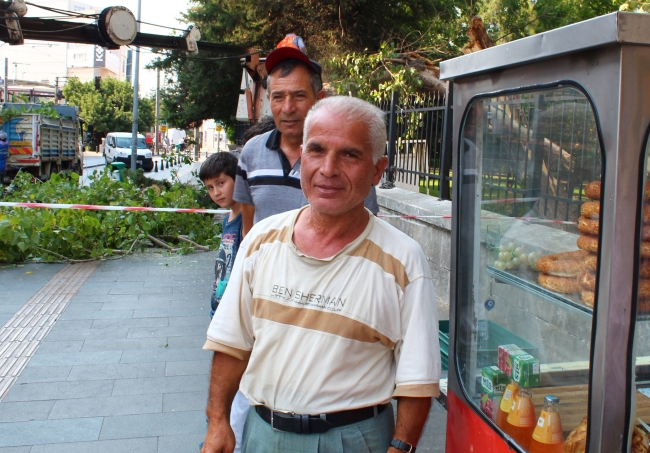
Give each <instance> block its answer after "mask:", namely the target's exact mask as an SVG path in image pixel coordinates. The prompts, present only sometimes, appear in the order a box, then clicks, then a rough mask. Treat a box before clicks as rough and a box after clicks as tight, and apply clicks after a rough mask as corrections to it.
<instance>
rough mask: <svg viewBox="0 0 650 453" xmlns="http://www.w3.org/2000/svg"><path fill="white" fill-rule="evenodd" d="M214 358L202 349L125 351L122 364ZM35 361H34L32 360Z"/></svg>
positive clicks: (209, 352) (210, 352) (210, 353)
mask: <svg viewBox="0 0 650 453" xmlns="http://www.w3.org/2000/svg"><path fill="white" fill-rule="evenodd" d="M206 358H210V359H211V358H212V351H204V350H202V349H198V350H197V349H194V348H192V349H169V348H160V350H159V351H138V350H131V351H124V352H122V359H121V360H120V362H121V363H138V362H183V361H186V360H205V359H206ZM32 360H33V359H32Z"/></svg>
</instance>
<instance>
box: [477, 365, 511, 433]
mask: <svg viewBox="0 0 650 453" xmlns="http://www.w3.org/2000/svg"><path fill="white" fill-rule="evenodd" d="M507 385H508V376H506V374H505V373H504V372H503V371H501V370H500V369H499V368H498V367H496V366H486V367H483V368H482V369H481V411H482V412H483V413H484V414H485V415H487V416H488V417H490V418H491V419H492V420H494V421H496V416H497V408H498V407H499V404H501V397H502V396H503V392H504V390H505V389H506V386H507Z"/></svg>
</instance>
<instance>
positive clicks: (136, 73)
mask: <svg viewBox="0 0 650 453" xmlns="http://www.w3.org/2000/svg"><path fill="white" fill-rule="evenodd" d="M141 6H142V5H141V0H138V33H140V19H141V13H142V10H141ZM139 69H140V47H139V46H136V48H135V68H134V69H133V130H132V134H133V137H132V139H131V170H133V171H135V169H136V161H137V159H138V83H139V82H140V81H139V76H140V71H139Z"/></svg>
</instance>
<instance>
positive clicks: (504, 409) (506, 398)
mask: <svg viewBox="0 0 650 453" xmlns="http://www.w3.org/2000/svg"><path fill="white" fill-rule="evenodd" d="M518 389H519V385H517V383H516V382H515V381H510V384H508V386H507V387H506V389H505V391H504V392H503V397H502V398H501V404H499V409H498V410H497V420H496V421H497V426H498V427H499V428H501V429H503V430H504V431H505V429H506V425H507V423H506V419H507V418H508V414H509V413H510V408H511V407H512V401H513V400H514V398H515V396H516V395H517V390H518Z"/></svg>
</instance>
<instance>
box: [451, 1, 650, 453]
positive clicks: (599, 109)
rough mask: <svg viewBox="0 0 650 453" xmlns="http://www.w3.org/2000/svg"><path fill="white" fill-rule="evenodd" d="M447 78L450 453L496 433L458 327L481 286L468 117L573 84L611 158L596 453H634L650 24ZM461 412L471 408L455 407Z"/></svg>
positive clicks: (544, 37)
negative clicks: (471, 252)
mask: <svg viewBox="0 0 650 453" xmlns="http://www.w3.org/2000/svg"><path fill="white" fill-rule="evenodd" d="M440 69H441V79H443V80H448V81H450V82H451V83H453V92H454V96H453V98H454V99H453V102H454V108H453V111H454V118H453V131H454V151H453V152H454V169H453V170H454V171H453V175H454V178H453V179H454V181H453V191H454V192H453V200H454V205H453V215H452V249H451V251H452V256H451V286H450V287H451V294H450V302H451V309H450V333H449V334H450V352H449V357H450V360H449V364H450V366H449V393H450V394H453V395H452V397H451V398H449V399H448V401H449V418H448V436H447V437H448V448H449V445H450V444H449V438H450V432H451V433H453V432H454V431H455V430H458V429H463V431H464V432H463V433H462V435H463V436H465V437H466V438H467V439H469V441H468V442H472V440H471V439H473V441H475V443H474V445H481V444H482V442H480V441H481V439H478V438H476V437H475V436H478V435H481V436H486V435H488V436H489V435H491V434H490V432H491V431H494V432H495V433H496V431H495V430H494V429H492V427H491V424H490V423H488V422H487V419H486V418H485V417H484V416H483V415H482V414H481V413H480V411H479V410H478V408H476V407H475V406H474V405H473V404H472V403H471V402H470V397H469V396H468V395H467V394H466V392H465V390H464V387H463V384H462V379H461V374H460V373H461V371H460V370H459V368H458V360H457V357H456V351H457V349H458V341H459V338H458V337H457V335H456V332H457V331H458V327H459V326H460V325H461V323H471V322H472V320H473V319H475V314H474V313H473V307H470V306H467V307H463V306H462V305H461V304H458V303H457V301H459V300H464V298H466V297H467V296H468V294H469V291H471V286H472V285H471V282H469V283H468V282H463V281H459V278H458V275H472V272H473V270H472V269H471V263H469V261H470V260H467V259H465V260H464V259H462V258H461V256H460V255H459V252H460V250H461V248H462V244H472V243H473V240H474V235H475V234H476V231H475V226H476V225H475V223H474V222H476V219H475V217H474V216H475V213H474V207H473V206H472V203H473V201H469V200H465V199H463V197H464V196H465V195H464V193H463V183H464V181H463V180H464V178H471V171H472V169H471V168H463V166H462V165H463V163H462V159H461V157H460V143H459V141H460V139H461V136H460V133H461V131H462V125H463V118H464V115H465V113H466V112H465V110H466V108H467V106H468V105H471V102H472V99H473V98H475V97H477V96H485V95H487V94H500V93H506V92H509V91H510V92H512V91H514V90H520V89H535V88H536V87H544V86H551V85H554V84H555V85H558V86H561V85H563V84H565V83H570V84H571V85H573V86H577V87H580V89H581V91H583V92H584V93H585V94H586V95H587V97H588V99H589V100H590V102H591V103H592V104H593V106H594V113H595V115H596V123H597V125H598V126H599V129H600V133H601V137H600V143H601V149H602V153H603V158H602V161H603V175H602V181H603V190H602V194H601V219H602V220H601V227H600V237H599V243H600V245H599V266H598V272H597V275H598V280H597V285H598V286H597V288H596V300H597V303H596V308H595V309H594V313H595V316H594V317H593V319H592V340H591V370H590V377H589V381H590V387H589V407H588V415H589V434H588V436H589V437H588V444H587V446H588V450H587V451H588V452H589V453H596V452H603V453H605V452H607V453H612V452H623V451H624V450H625V451H627V450H628V449H629V446H628V445H629V434H628V433H629V432H630V429H629V428H630V426H632V424H633V421H631V420H630V411H631V409H632V408H633V404H634V402H633V401H632V386H633V383H632V380H633V378H632V376H633V375H632V373H633V365H634V357H633V356H632V353H631V351H632V346H633V337H634V336H633V332H634V325H633V323H634V322H635V321H636V310H635V307H636V302H635V300H634V297H635V295H636V288H635V284H636V276H637V273H638V265H637V263H638V253H639V252H638V247H637V241H636V237H637V235H638V227H637V225H638V224H639V222H640V219H639V215H640V212H639V206H640V203H641V202H642V200H641V199H640V197H641V196H642V195H641V194H642V191H641V190H640V188H641V185H642V184H643V179H642V177H641V176H642V175H641V172H640V171H639V166H640V162H642V161H643V160H642V159H644V155H645V148H644V145H645V140H646V131H647V129H648V125H649V124H650V15H647V14H635V13H613V14H609V15H606V16H602V17H598V18H595V19H591V20H588V21H585V22H581V23H578V24H574V25H570V26H567V27H563V28H560V29H557V30H553V31H550V32H546V33H542V34H539V35H535V36H531V37H528V38H524V39H521V40H518V41H514V42H511V43H507V44H503V45H500V46H497V47H493V48H490V49H486V50H483V51H480V52H477V53H473V54H469V55H466V56H462V57H459V58H456V59H453V60H448V61H445V62H442V63H441V64H440ZM465 197H466V196H465ZM466 300H471V299H466ZM454 404H458V405H459V406H463V405H464V406H465V407H457V408H454V406H453V405H454ZM631 405H632V408H631ZM470 418H471V419H473V420H479V421H480V422H481V423H483V425H484V426H473V427H472V426H470V428H471V429H470V430H469V432H468V431H467V430H466V429H467V428H468V423H469V422H468V420H469V419H470ZM475 433H480V434H475ZM496 434H498V437H500V438H501V439H502V442H503V444H504V446H507V447H510V448H514V449H516V450H519V448H518V447H516V446H515V444H514V443H511V442H510V440H509V438H507V437H503V436H502V435H501V434H500V433H496ZM452 437H453V436H452ZM456 437H458V436H456ZM463 442H464V441H463ZM464 445H470V444H469V443H467V442H465V444H464ZM483 445H485V444H483ZM456 448H457V449H456V450H454V451H453V453H463V451H462V448H461V449H458V448H459V447H458V446H457V447H456ZM448 451H451V450H449V449H448ZM467 451H469V450H467ZM483 451H494V452H496V451H507V448H504V449H499V448H498V446H490V447H486V448H485V449H484V450H483Z"/></svg>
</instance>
